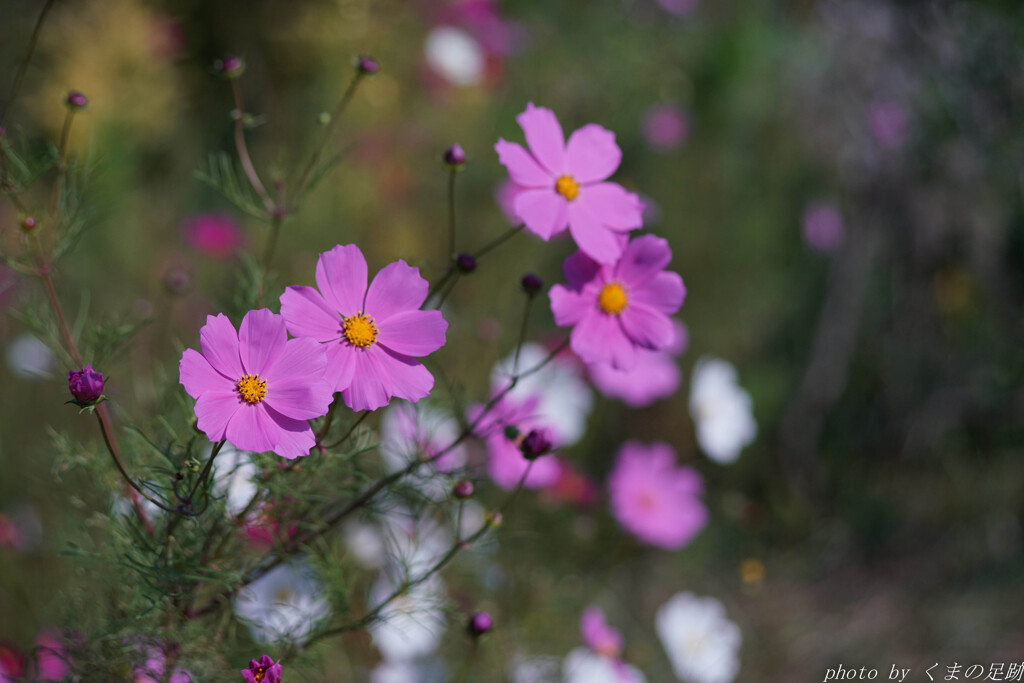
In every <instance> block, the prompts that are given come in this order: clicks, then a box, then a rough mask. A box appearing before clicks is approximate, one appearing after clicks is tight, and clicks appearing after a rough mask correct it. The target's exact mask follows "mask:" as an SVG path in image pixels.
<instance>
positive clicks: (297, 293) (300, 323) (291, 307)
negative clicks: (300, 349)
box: [281, 286, 341, 341]
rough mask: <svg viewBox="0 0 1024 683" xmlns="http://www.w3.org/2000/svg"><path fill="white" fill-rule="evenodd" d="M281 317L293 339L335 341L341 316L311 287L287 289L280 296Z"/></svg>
mask: <svg viewBox="0 0 1024 683" xmlns="http://www.w3.org/2000/svg"><path fill="white" fill-rule="evenodd" d="M281 315H282V316H284V320H285V323H286V324H287V325H288V331H289V332H291V333H292V336H293V337H312V338H313V339H318V340H320V341H327V340H328V339H337V338H338V336H339V335H340V334H341V315H340V314H339V313H338V311H336V310H334V308H333V307H332V306H331V305H330V304H328V303H327V301H325V300H324V298H323V296H322V295H321V294H320V292H318V291H317V290H315V289H313V288H312V287H294V286H293V287H288V288H287V289H285V290H284V293H283V294H281Z"/></svg>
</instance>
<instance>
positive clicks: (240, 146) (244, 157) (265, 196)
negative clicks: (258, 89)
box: [231, 78, 276, 217]
mask: <svg viewBox="0 0 1024 683" xmlns="http://www.w3.org/2000/svg"><path fill="white" fill-rule="evenodd" d="M231 95H232V97H233V98H234V100H235V111H234V112H233V113H232V116H233V117H234V119H235V150H236V151H237V152H238V160H239V161H240V162H241V163H242V170H243V171H245V177H246V178H248V179H249V184H250V185H252V189H253V190H255V191H256V194H258V195H259V197H260V199H261V200H262V201H263V208H265V209H266V210H267V216H268V217H269V216H273V215H274V212H275V209H276V207H275V206H274V200H273V199H271V198H270V194H269V193H268V192H267V188H266V187H264V186H263V181H262V180H260V175H259V173H257V172H256V166H255V165H253V163H252V157H251V156H249V146H248V144H247V143H246V141H245V105H244V104H243V103H242V88H241V87H240V86H239V85H238V79H236V78H232V79H231Z"/></svg>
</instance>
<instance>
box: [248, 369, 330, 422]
mask: <svg viewBox="0 0 1024 683" xmlns="http://www.w3.org/2000/svg"><path fill="white" fill-rule="evenodd" d="M333 395H334V392H333V391H332V390H331V387H329V386H328V385H327V382H324V381H323V380H321V379H316V380H309V379H307V378H302V379H295V378H293V379H286V380H283V381H277V382H274V383H273V384H272V385H271V384H270V383H269V382H268V383H267V397H266V398H265V399H264V400H263V402H264V403H266V404H267V405H268V406H270V407H271V408H273V409H274V410H276V411H277V412H279V413H281V414H282V415H286V416H287V417H290V418H293V419H295V420H312V419H313V418H314V417H320V416H321V415H326V414H327V406H329V405H330V404H331V397H332V396H333Z"/></svg>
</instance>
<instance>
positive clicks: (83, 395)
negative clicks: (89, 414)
mask: <svg viewBox="0 0 1024 683" xmlns="http://www.w3.org/2000/svg"><path fill="white" fill-rule="evenodd" d="M68 389H69V390H70V391H71V395H72V396H74V398H75V400H76V401H78V403H81V404H84V405H89V404H92V403H95V402H96V401H97V400H99V397H100V396H102V395H103V373H102V372H96V371H95V370H93V369H92V365H86V366H85V367H84V368H82V369H81V370H72V371H71V372H69V373H68Z"/></svg>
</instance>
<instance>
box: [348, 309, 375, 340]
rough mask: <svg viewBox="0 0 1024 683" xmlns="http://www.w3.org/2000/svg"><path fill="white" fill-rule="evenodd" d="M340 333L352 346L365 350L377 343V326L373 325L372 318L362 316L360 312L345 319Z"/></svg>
mask: <svg viewBox="0 0 1024 683" xmlns="http://www.w3.org/2000/svg"><path fill="white" fill-rule="evenodd" d="M341 332H342V334H344V335H345V339H348V343H349V344H351V345H352V346H359V347H361V348H364V349H365V348H366V347H367V346H369V345H370V344H372V343H373V342H375V341H377V326H376V325H374V324H373V318H371V317H370V316H368V315H363V312H362V311H359V312H358V313H356V314H355V315H350V316H349V317H347V318H345V322H344V324H343V325H342V326H341Z"/></svg>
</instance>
